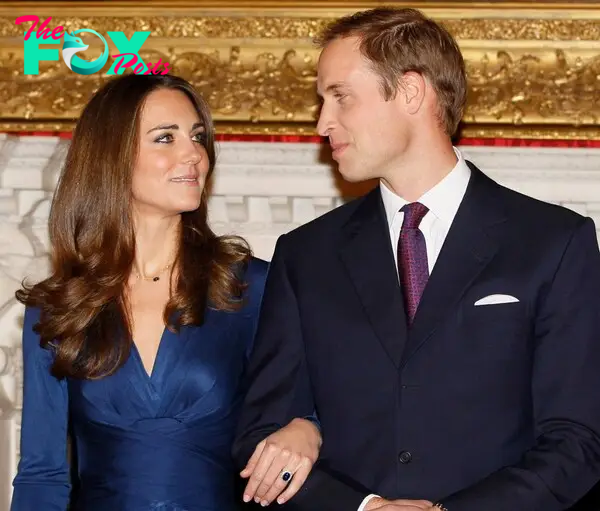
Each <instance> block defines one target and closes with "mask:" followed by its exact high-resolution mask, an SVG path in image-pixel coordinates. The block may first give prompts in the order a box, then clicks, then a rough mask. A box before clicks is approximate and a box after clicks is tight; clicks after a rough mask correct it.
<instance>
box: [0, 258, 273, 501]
mask: <svg viewBox="0 0 600 511" xmlns="http://www.w3.org/2000/svg"><path fill="white" fill-rule="evenodd" d="M266 271H267V264H266V263H265V262H263V261H260V260H257V259H253V260H252V261H251V263H250V265H249V267H248V270H247V273H246V280H247V281H248V283H249V288H248V292H247V295H248V296H247V301H246V304H245V306H244V308H243V309H241V310H240V311H236V312H234V313H227V312H216V311H213V310H209V311H208V312H207V314H206V322H205V324H204V325H203V326H202V327H182V328H181V331H180V333H179V334H174V333H172V332H170V331H169V330H165V331H164V333H163V335H162V339H161V341H160V346H159V349H158V353H157V357H156V362H155V365H154V368H153V370H152V374H151V376H149V375H148V373H147V372H146V370H145V369H144V366H143V364H142V361H141V358H140V356H139V353H138V351H137V349H135V347H134V348H133V349H132V351H131V354H130V356H129V359H128V360H127V362H126V363H125V365H124V366H123V367H121V368H120V369H119V370H118V371H117V372H116V373H115V374H113V375H111V376H109V377H106V378H103V379H100V380H95V381H91V380H74V379H66V380H61V381H59V380H57V379H55V378H54V377H52V376H51V375H50V373H49V368H50V365H51V363H52V353H51V351H49V350H46V349H42V348H41V347H40V346H39V337H38V335H37V334H35V333H34V332H33V330H32V327H33V325H34V324H35V323H36V322H37V320H38V318H39V312H38V311H37V310H35V309H28V310H27V311H26V313H25V324H24V329H23V332H24V334H23V355H24V357H23V358H24V392H23V400H24V402H23V418H22V431H21V460H20V463H19V469H18V474H17V476H16V478H15V481H14V493H13V501H12V506H11V510H12V511H65V510H66V509H67V504H68V501H69V495H70V484H69V466H68V463H67V452H66V445H67V423H68V416H69V418H70V421H71V426H72V428H73V438H74V440H75V443H76V452H77V466H78V470H79V482H80V489H79V492H78V495H79V496H78V499H77V502H76V503H75V509H76V510H83V511H109V510H110V511H159V510H160V511H231V510H235V509H237V508H238V502H239V497H238V496H237V495H236V492H235V490H234V486H235V478H236V474H237V471H236V470H235V468H234V465H233V462H232V459H231V444H232V442H233V435H234V432H235V427H236V423H237V418H238V411H239V406H240V405H241V400H242V399H243V397H244V391H245V389H244V369H245V366H246V362H247V358H248V355H249V352H250V349H251V346H252V340H253V337H254V330H255V326H256V322H257V317H258V312H259V307H260V301H261V298H262V292H263V288H264V281H265V277H266Z"/></svg>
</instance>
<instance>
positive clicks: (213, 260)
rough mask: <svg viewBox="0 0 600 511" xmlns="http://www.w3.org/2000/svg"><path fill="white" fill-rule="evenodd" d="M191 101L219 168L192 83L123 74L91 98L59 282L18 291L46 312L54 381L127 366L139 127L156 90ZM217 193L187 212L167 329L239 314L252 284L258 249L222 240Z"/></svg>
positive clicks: (58, 195) (75, 153)
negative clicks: (249, 276) (248, 278)
mask: <svg viewBox="0 0 600 511" xmlns="http://www.w3.org/2000/svg"><path fill="white" fill-rule="evenodd" d="M158 89H173V90H178V91H181V92H183V93H184V94H186V96H187V97H188V98H189V100H190V101H191V103H192V105H193V106H194V108H195V109H196V111H197V112H198V115H199V117H200V119H201V121H202V122H203V124H204V127H205V144H206V145H205V147H206V151H207V153H208V157H209V161H210V166H209V171H208V177H207V185H208V183H209V180H210V177H211V175H212V173H213V170H214V165H215V147H214V128H213V123H212V118H211V114H210V110H209V108H208V105H207V104H206V103H205V101H204V100H203V99H202V98H201V97H200V96H199V95H198V93H197V92H196V91H195V90H194V88H193V87H192V86H191V85H190V84H189V83H188V82H186V81H185V80H183V79H181V78H178V77H175V76H170V75H133V74H129V75H123V76H119V77H116V78H113V79H111V80H109V81H108V82H107V83H106V84H105V85H104V86H102V87H101V88H100V89H99V90H98V91H97V92H96V93H95V94H94V96H93V97H92V98H91V100H90V101H89V103H88V104H87V105H86V107H85V108H84V110H83V113H82V114H81V117H80V118H79V121H78V123H77V126H76V128H75V131H74V134H73V139H72V142H71V145H70V147H69V151H68V154H67V157H66V161H65V165H64V168H63V170H62V173H61V176H60V179H59V182H58V185H57V188H56V191H55V193H54V197H53V201H52V207H51V210H50V217H49V236H50V244H51V250H50V252H51V274H50V276H49V277H48V278H47V279H45V280H44V281H42V282H41V283H39V284H37V285H35V286H33V287H28V286H26V285H23V288H22V289H20V290H19V291H17V293H16V296H17V299H18V300H19V301H20V302H22V303H24V304H25V305H27V306H29V307H37V308H39V309H40V314H41V315H40V321H39V323H38V324H37V325H36V326H35V331H36V332H37V333H38V334H39V335H40V345H41V346H42V347H43V348H51V349H53V350H54V351H55V358H54V364H53V366H52V373H53V374H54V375H55V376H56V377H58V378H63V377H73V378H88V379H96V378H101V377H104V376H107V375H110V374H112V373H114V372H115V371H116V370H117V369H118V368H119V367H121V366H122V365H123V364H124V363H125V361H126V360H127V358H128V356H129V353H130V350H131V347H132V342H133V341H132V339H131V327H130V321H129V319H128V313H127V305H126V303H125V299H124V291H125V288H126V283H127V281H128V278H129V276H130V273H131V269H132V265H133V261H134V255H135V236H134V228H133V222H132V216H131V175H132V170H133V167H134V165H135V161H136V157H137V153H138V140H139V122H140V116H141V112H142V108H143V106H144V103H145V100H146V98H147V97H148V96H149V94H150V93H152V92H153V91H155V90H158ZM207 194H208V191H207V186H205V188H204V191H203V193H202V199H201V204H200V207H199V208H198V209H196V210H195V211H191V212H187V213H183V214H182V219H181V220H182V221H181V233H180V245H179V248H178V254H177V262H176V264H175V269H176V271H177V275H178V277H177V281H176V283H175V285H174V286H173V290H172V295H171V298H170V299H169V301H168V303H167V305H166V307H165V311H164V319H165V323H166V324H167V326H168V328H170V329H173V330H177V329H178V328H179V327H180V326H183V325H201V324H202V323H203V320H204V313H205V310H206V308H207V307H212V308H215V309H219V310H230V311H231V310H235V309H236V308H237V307H239V305H240V297H241V295H242V293H243V290H244V284H243V282H242V281H241V278H240V270H241V268H243V266H244V265H245V264H246V263H247V262H248V260H249V258H250V255H251V251H250V248H249V247H248V245H247V243H245V242H244V241H243V240H242V239H240V238H237V237H219V236H217V235H216V234H214V233H213V232H212V230H211V229H210V227H209V226H208V223H207V214H208V196H207Z"/></svg>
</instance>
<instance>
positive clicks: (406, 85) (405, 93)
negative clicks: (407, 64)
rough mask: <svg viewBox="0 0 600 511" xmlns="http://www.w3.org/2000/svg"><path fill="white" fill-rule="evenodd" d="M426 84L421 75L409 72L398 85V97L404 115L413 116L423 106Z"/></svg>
mask: <svg viewBox="0 0 600 511" xmlns="http://www.w3.org/2000/svg"><path fill="white" fill-rule="evenodd" d="M426 88H427V83H426V82H425V79H424V78H423V76H422V75H420V74H419V73H415V72H414V71H409V72H407V73H404V75H403V76H402V78H401V80H400V83H399V84H398V95H399V96H400V100H401V103H402V106H403V108H404V110H405V111H406V113H408V114H411V115H414V114H416V113H417V112H418V111H419V110H420V108H421V107H422V105H423V101H424V99H425V91H426Z"/></svg>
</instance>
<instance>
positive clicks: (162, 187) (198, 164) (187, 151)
mask: <svg viewBox="0 0 600 511" xmlns="http://www.w3.org/2000/svg"><path fill="white" fill-rule="evenodd" d="M204 144H205V127H204V125H203V122H202V119H201V118H200V116H199V115H198V112H196V109H195V108H194V106H193V104H192V102H191V101H190V100H189V99H188V97H187V96H186V95H185V93H183V92H181V91H178V90H171V89H158V90H155V91H154V92H152V93H150V94H149V95H148V97H147V98H146V102H145V104H144V106H143V108H142V112H141V118H140V127H139V152H138V154H137V158H136V162H135V166H134V169H133V176H132V195H133V205H134V211H135V212H136V213H137V214H138V215H143V216H160V217H168V216H173V215H178V214H180V213H183V212H186V211H193V210H195V209H197V208H198V207H199V206H200V200H201V197H202V191H203V189H204V185H205V181H206V176H207V174H208V168H209V164H210V162H209V161H208V154H207V152H206V149H205V146H204Z"/></svg>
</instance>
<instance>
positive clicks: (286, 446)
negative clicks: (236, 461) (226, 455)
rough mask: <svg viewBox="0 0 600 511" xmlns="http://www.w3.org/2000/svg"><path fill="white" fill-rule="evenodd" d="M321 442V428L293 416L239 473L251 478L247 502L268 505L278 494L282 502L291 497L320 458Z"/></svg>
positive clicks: (260, 447) (245, 498)
mask: <svg viewBox="0 0 600 511" xmlns="http://www.w3.org/2000/svg"><path fill="white" fill-rule="evenodd" d="M321 444H322V438H321V432H320V431H319V428H318V427H317V426H316V425H315V424H313V423H312V422H311V421H308V420H305V419H294V420H292V422H290V423H289V424H288V425H287V426H285V427H283V428H281V429H280V430H279V431H276V432H275V433H272V434H271V435H269V436H268V437H267V438H265V439H264V440H263V441H262V442H261V443H259V444H258V445H257V446H256V449H255V450H254V454H252V457H251V458H250V460H249V461H248V464H247V465H246V468H244V470H242V472H241V473H240V475H241V476H242V477H243V478H247V477H249V478H250V479H249V480H248V483H247V484H246V489H245V490H244V502H250V501H251V500H252V499H254V501H255V502H257V503H260V504H261V505H262V506H268V505H269V504H270V503H271V502H273V500H275V498H277V496H278V495H279V498H277V502H278V503H279V504H283V503H284V502H287V501H288V500H289V499H291V498H292V497H293V496H294V495H295V494H296V492H297V491H298V490H299V489H300V488H301V487H302V485H303V484H304V481H306V478H307V477H308V474H309V473H310V471H311V469H312V467H313V465H314V464H315V462H316V461H317V458H318V457H319V451H320V449H321ZM284 490H285V491H284ZM282 492H283V493H282Z"/></svg>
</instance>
